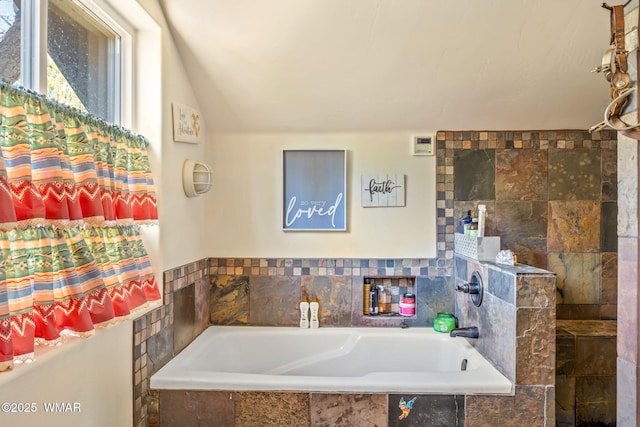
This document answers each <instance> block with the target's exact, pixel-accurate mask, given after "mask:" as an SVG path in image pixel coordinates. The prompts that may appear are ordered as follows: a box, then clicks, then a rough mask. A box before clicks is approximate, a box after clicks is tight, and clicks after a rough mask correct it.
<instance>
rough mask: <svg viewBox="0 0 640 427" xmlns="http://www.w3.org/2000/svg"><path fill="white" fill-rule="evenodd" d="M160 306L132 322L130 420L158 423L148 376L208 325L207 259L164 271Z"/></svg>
mask: <svg viewBox="0 0 640 427" xmlns="http://www.w3.org/2000/svg"><path fill="white" fill-rule="evenodd" d="M163 283H164V284H163V294H164V295H163V302H162V307H160V308H158V309H156V310H154V311H152V312H150V313H147V314H146V315H144V316H142V317H139V318H138V319H136V320H134V322H133V333H134V335H133V345H134V347H133V369H134V372H133V390H134V395H133V399H134V402H133V405H134V413H133V423H132V425H133V426H134V427H146V426H155V425H157V424H158V393H157V391H155V390H151V389H150V388H149V379H150V378H151V376H152V375H153V374H155V373H156V372H157V371H158V369H160V368H162V367H163V366H164V365H165V364H167V362H169V360H171V359H172V358H173V356H175V355H176V354H177V353H179V352H180V350H182V349H183V348H184V347H185V346H187V345H188V344H189V343H190V342H191V341H193V339H194V338H195V337H196V336H198V335H199V334H200V332H202V331H203V330H204V328H206V327H207V326H208V325H209V304H208V302H209V271H208V261H207V260H200V261H195V262H193V263H190V264H187V265H184V266H181V267H177V268H174V269H171V270H167V271H165V272H164V274H163Z"/></svg>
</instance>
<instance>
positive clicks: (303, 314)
mask: <svg viewBox="0 0 640 427" xmlns="http://www.w3.org/2000/svg"><path fill="white" fill-rule="evenodd" d="M300 327H301V328H308V327H309V302H308V301H307V298H306V297H305V298H304V300H303V301H300Z"/></svg>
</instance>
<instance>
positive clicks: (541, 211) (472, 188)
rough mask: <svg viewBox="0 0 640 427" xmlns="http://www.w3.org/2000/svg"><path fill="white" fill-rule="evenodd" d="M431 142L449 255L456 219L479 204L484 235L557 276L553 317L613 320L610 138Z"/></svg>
mask: <svg viewBox="0 0 640 427" xmlns="http://www.w3.org/2000/svg"><path fill="white" fill-rule="evenodd" d="M437 140H438V147H437V156H438V184H437V185H438V189H437V191H438V207H439V208H440V209H441V210H439V211H438V221H439V225H440V228H439V232H440V231H442V230H444V236H443V237H440V236H439V239H438V241H439V243H438V244H441V243H440V242H441V241H444V244H445V246H446V254H447V256H451V255H450V252H449V251H450V250H453V233H454V231H455V227H456V223H457V220H458V219H459V218H462V217H463V216H465V214H466V212H467V210H469V209H471V210H473V211H475V210H476V208H477V205H478V203H484V204H485V205H486V206H487V213H488V216H487V221H486V235H496V236H500V238H501V246H502V249H511V250H512V251H514V252H515V253H516V254H517V256H518V261H519V262H521V263H524V264H528V265H532V266H535V267H539V268H543V269H546V270H550V271H553V272H554V273H556V275H557V285H558V291H557V303H558V311H557V317H558V318H559V319H615V318H616V317H617V313H616V308H617V307H616V304H617V257H618V248H617V230H616V221H617V198H618V194H617V175H618V173H617V136H616V133H615V132H613V131H602V132H596V133H593V134H590V133H588V132H583V131H544V132H542V131H540V132H537V131H522V132H488V131H487V132H449V131H446V132H438V135H437ZM442 214H448V215H444V216H441V215H442Z"/></svg>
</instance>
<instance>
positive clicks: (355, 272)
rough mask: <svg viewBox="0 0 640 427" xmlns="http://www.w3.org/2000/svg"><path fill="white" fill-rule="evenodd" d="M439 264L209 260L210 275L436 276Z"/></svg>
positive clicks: (422, 260) (426, 261)
mask: <svg viewBox="0 0 640 427" xmlns="http://www.w3.org/2000/svg"><path fill="white" fill-rule="evenodd" d="M436 261H437V260H434V259H426V258H408V259H356V258H344V259H334V258H331V259H328V258H210V259H209V266H210V268H209V272H210V274H212V275H216V274H220V275H228V276H351V277H359V276H429V277H433V276H434V274H433V273H434V272H435V271H434V269H436V268H437V267H436Z"/></svg>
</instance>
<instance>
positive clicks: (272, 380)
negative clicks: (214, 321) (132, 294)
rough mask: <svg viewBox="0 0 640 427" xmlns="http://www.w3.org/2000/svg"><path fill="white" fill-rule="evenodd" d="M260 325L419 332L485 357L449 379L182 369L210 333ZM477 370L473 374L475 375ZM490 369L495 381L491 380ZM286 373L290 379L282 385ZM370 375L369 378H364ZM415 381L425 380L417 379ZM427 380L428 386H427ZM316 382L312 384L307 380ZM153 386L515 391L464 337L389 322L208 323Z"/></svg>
mask: <svg viewBox="0 0 640 427" xmlns="http://www.w3.org/2000/svg"><path fill="white" fill-rule="evenodd" d="M256 329H261V330H262V331H264V332H275V331H277V332H278V333H290V334H293V335H295V334H299V333H317V334H332V333H340V332H348V333H357V332H360V331H362V332H364V333H369V334H370V333H376V332H383V333H392V334H410V335H417V336H421V335H422V336H425V337H428V336H431V337H432V339H451V340H456V342H457V341H461V342H460V343H457V345H462V346H464V347H465V348H466V349H470V350H471V351H473V352H475V353H477V354H478V356H479V357H480V359H481V360H482V363H483V366H482V369H478V370H477V372H460V373H458V372H447V373H446V374H444V375H445V378H437V379H436V378H433V374H431V373H422V372H411V371H409V372H375V373H372V374H367V375H365V376H364V377H322V376H303V375H300V376H288V375H268V374H245V373H228V372H220V371H214V370H207V371H203V370H188V369H186V370H185V369H183V366H181V365H182V363H183V362H185V361H188V358H189V357H192V354H191V351H190V350H189V347H191V349H192V350H193V349H194V346H195V347H196V348H195V350H198V348H197V347H198V346H202V345H206V343H207V341H208V339H209V335H210V334H214V335H215V334H216V333H221V332H224V333H228V332H232V333H233V332H241V333H254V332H255V330H256ZM474 374H475V375H474ZM487 374H488V375H489V377H491V378H492V379H494V380H497V381H496V382H494V383H491V384H488V383H487V382H486V381H487ZM460 376H465V378H464V380H465V384H459V381H458V380H456V381H452V379H456V378H452V377H460ZM283 377H284V378H285V379H286V381H284V382H285V383H286V384H283V381H282V379H283ZM365 377H366V378H365ZM416 380H420V381H422V382H421V383H419V384H418V383H416ZM425 381H427V382H428V383H429V387H426V386H425ZM311 382H313V386H309V384H310V383H311ZM150 388H151V389H154V390H198V391H206V390H211V391H255V392H261V391H270V392H300V393H338V394H361V393H365V394H390V393H419V394H455V395H513V394H514V391H515V384H514V383H513V382H511V381H509V379H508V378H507V377H506V376H505V375H504V374H503V373H501V372H500V371H499V370H498V369H497V368H496V367H495V366H493V365H492V364H491V362H490V361H489V360H488V359H487V358H486V357H484V356H483V355H482V354H480V353H479V351H478V350H477V349H476V348H475V347H474V346H472V345H471V344H470V343H469V342H468V340H467V339H465V338H449V337H448V336H446V335H445V334H442V333H439V332H436V331H434V330H433V328H428V327H414V328H408V329H400V328H389V327H355V328H354V327H335V328H332V327H325V328H319V329H315V330H304V329H300V328H296V327H291V326H254V325H247V326H244V325H242V326H240V325H233V326H217V325H214V326H209V327H207V328H206V329H205V330H204V331H203V332H202V333H201V334H200V335H199V336H198V337H196V338H195V339H194V340H193V341H192V342H191V343H190V344H189V345H188V346H187V347H185V348H184V349H183V350H182V351H181V352H180V353H179V354H177V355H176V356H174V357H173V358H172V359H171V360H169V362H167V363H166V364H165V365H164V366H163V367H162V368H160V369H159V370H158V371H156V372H155V373H154V374H153V375H152V376H151V377H150Z"/></svg>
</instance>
